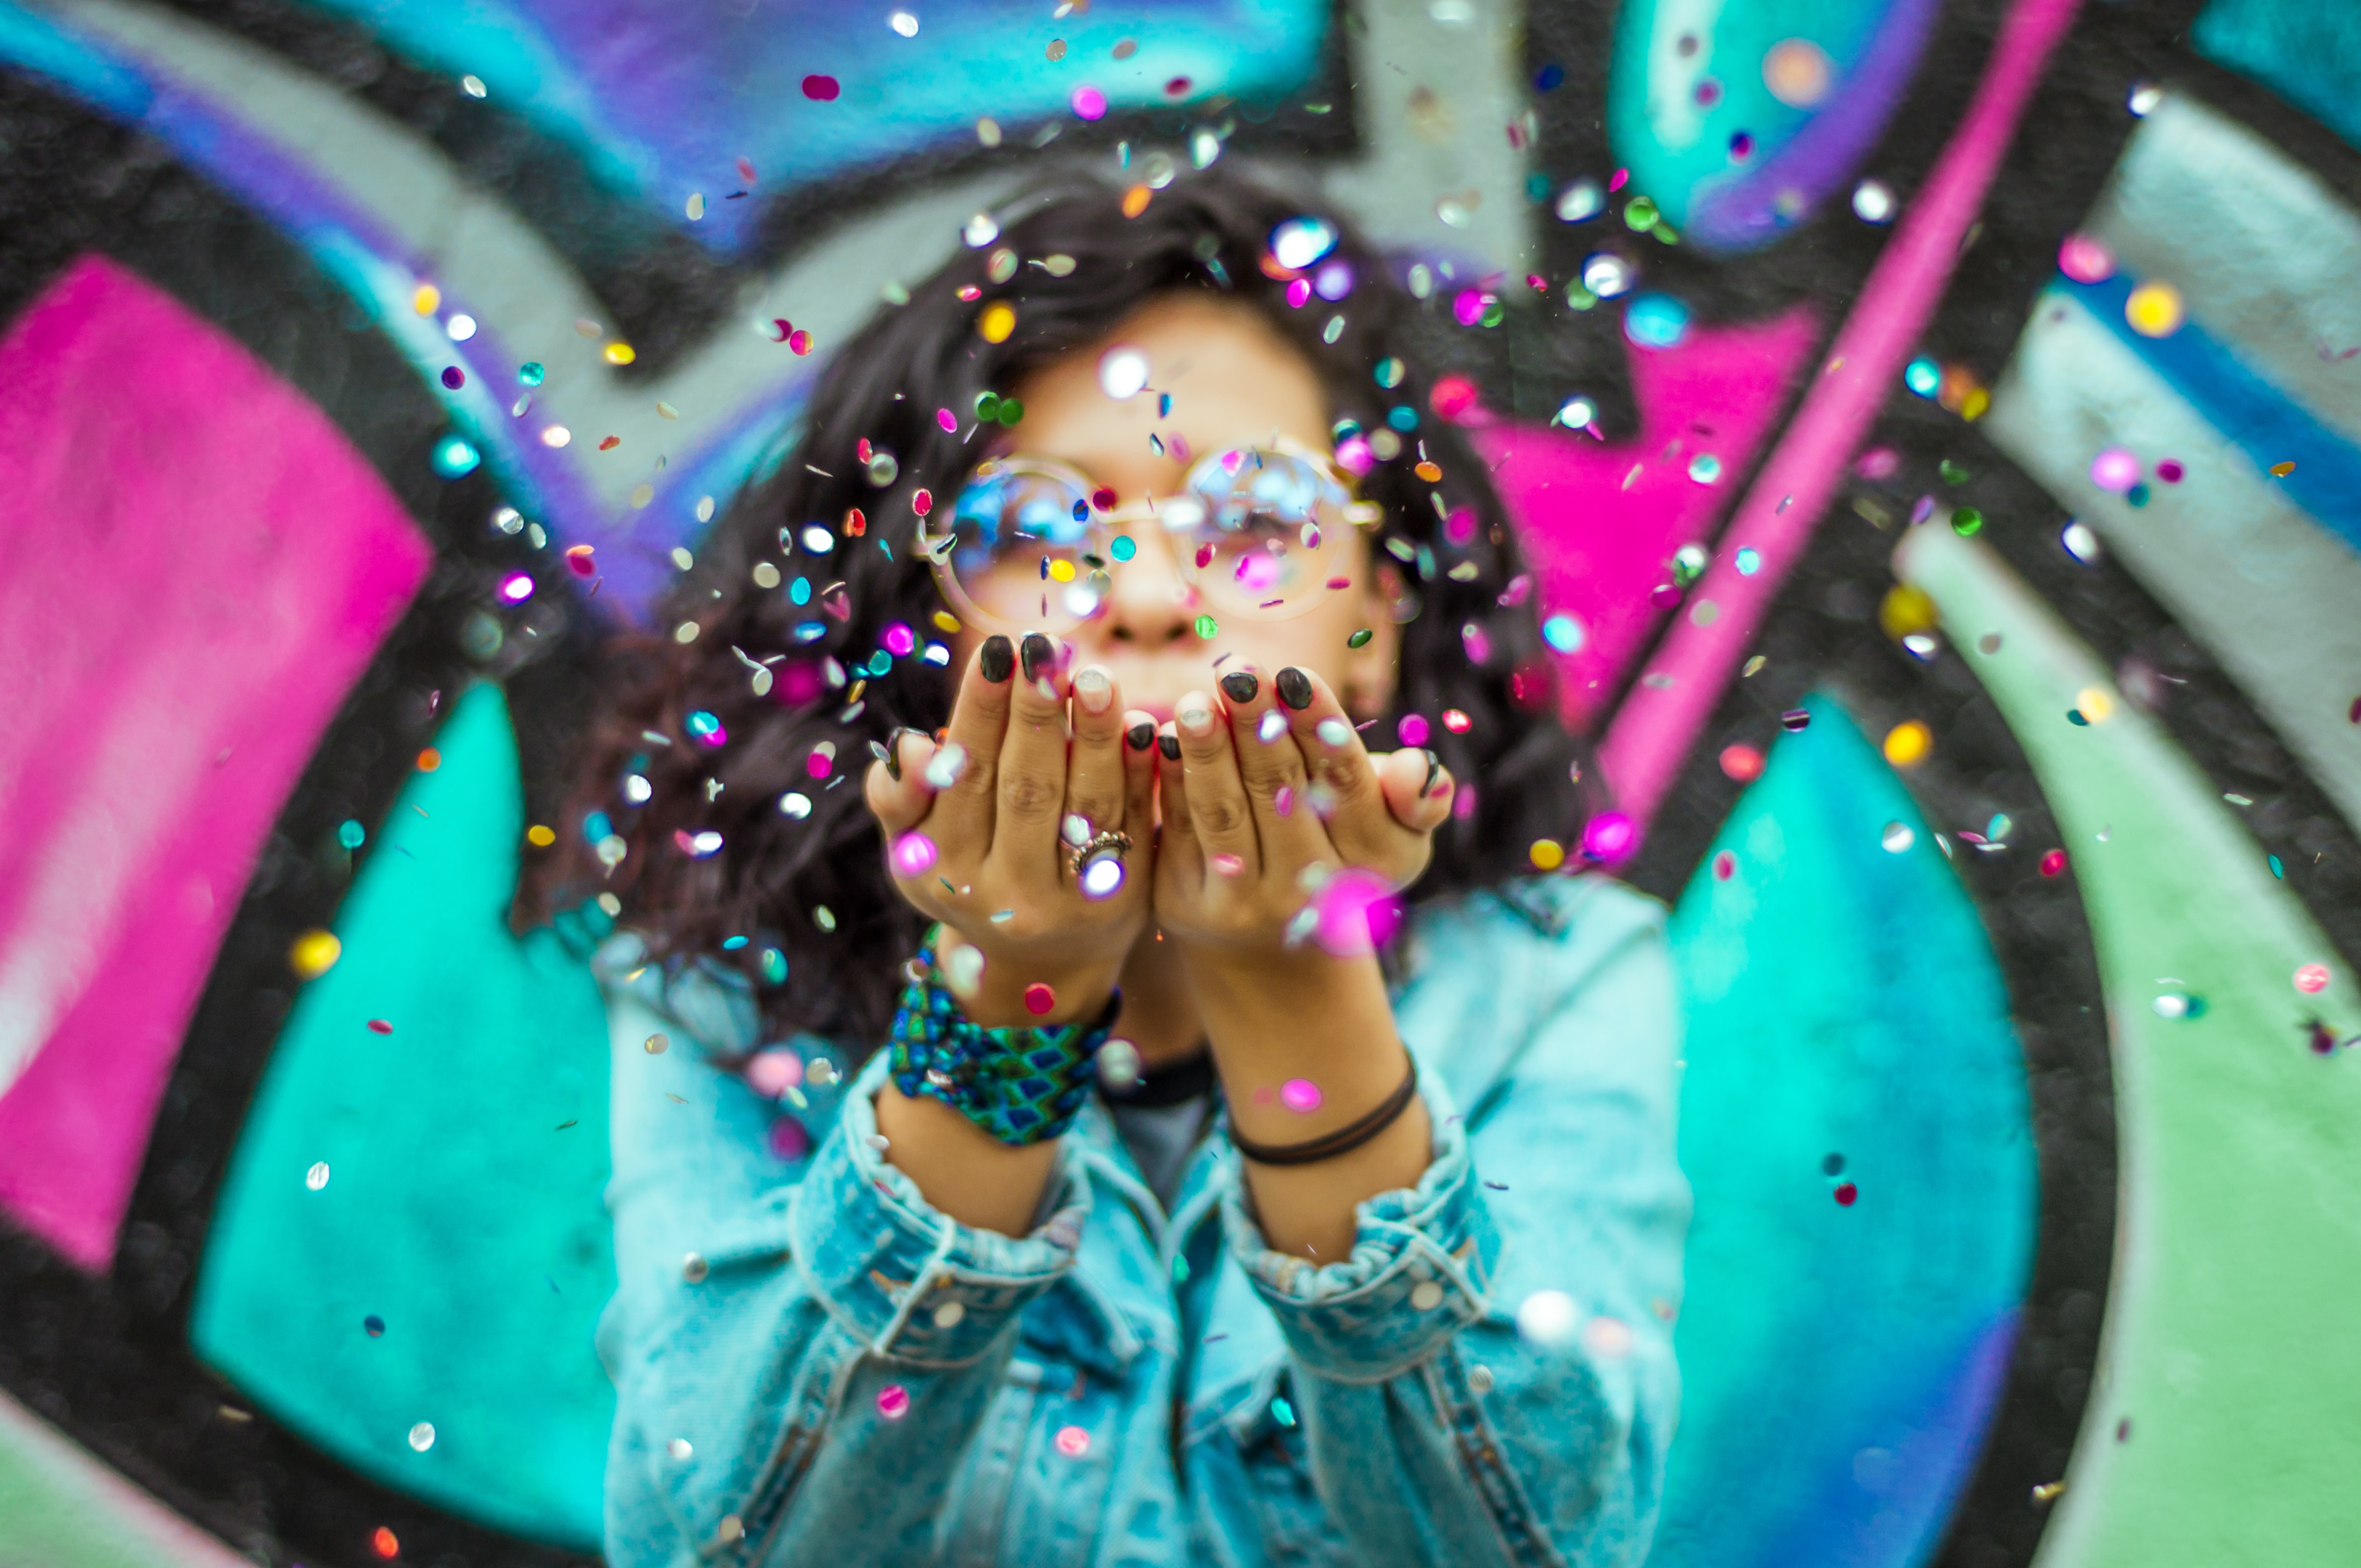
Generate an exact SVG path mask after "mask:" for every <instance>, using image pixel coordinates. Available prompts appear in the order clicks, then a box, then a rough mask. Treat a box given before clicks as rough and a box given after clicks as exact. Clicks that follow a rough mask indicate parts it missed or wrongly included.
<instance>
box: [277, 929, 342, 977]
mask: <svg viewBox="0 0 2361 1568" xmlns="http://www.w3.org/2000/svg"><path fill="white" fill-rule="evenodd" d="M344 952H345V945H344V944H343V943H342V942H340V941H338V940H336V934H335V932H334V931H306V932H304V933H303V934H302V936H300V937H298V938H295V941H294V944H293V945H292V946H291V947H290V948H288V949H287V963H288V967H289V968H291V969H292V970H294V971H295V978H296V979H298V980H317V979H319V978H320V977H321V976H322V975H324V974H325V973H327V972H328V971H329V970H332V969H334V968H335V967H336V960H337V959H340V958H342V957H343V956H344Z"/></svg>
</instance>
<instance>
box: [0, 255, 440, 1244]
mask: <svg viewBox="0 0 2361 1568" xmlns="http://www.w3.org/2000/svg"><path fill="white" fill-rule="evenodd" d="M0 388H5V389H6V395H5V397H0V472H5V473H6V474H7V476H8V514H7V515H8V518H9V531H8V532H9V538H8V541H7V547H6V548H5V550H0V671H4V672H5V673H6V676H7V700H6V701H5V703H0V821H5V823H6V825H7V830H6V831H5V833H0V1207H5V1209H6V1210H7V1211H8V1212H9V1213H10V1214H11V1215H12V1216H13V1217H14V1218H15V1219H16V1221H17V1222H19V1223H22V1224H24V1225H26V1226H27V1227H29V1228H30V1229H31V1230H32V1231H33V1232H34V1233H35V1234H38V1235H40V1236H42V1237H44V1238H45V1239H47V1240H48V1241H49V1242H50V1243H51V1244H52V1245H55V1246H56V1247H57V1248H58V1249H59V1250H60V1251H61V1252H62V1253H64V1254H65V1255H67V1256H68V1257H70V1258H71V1259H72V1260H73V1261H74V1262H76V1263H78V1264H80V1265H82V1266H84V1267H86V1268H92V1269H97V1268H103V1267H104V1266H106V1265H107V1264H108V1262H109V1261H110V1260H111V1259H112V1257H113V1256H114V1252H115V1231H116V1228H117V1226H118V1225H119V1223H121V1220H122V1216H123V1210H124V1205H125V1204H126V1202H127V1201H129V1198H130V1195H131V1188H132V1183H133V1181H134V1180H135V1179H136V1178H137V1175H138V1171H139V1164H140V1159H141V1157H142V1155H143V1153H144V1151H145V1149H146V1147H147V1143H148V1127H149V1125H150V1124H151V1122H152V1121H153V1119H154V1116H155V1112H156V1104H157V1101H158V1098H159V1096H160V1095H161V1093H162V1091H163V1087H164V1083H165V1080H166V1078H167V1075H168V1074H169V1073H170V1069H171V1065H172V1060H173V1058H174V1056H175V1055H176V1054H177V1053H178V1051H179V1049H180V1045H181V1035H182V1033H183V1032H184V1031H185V1030H186V1028H187V1026H188V1022H189V1014H190V1013H191V1011H192V1009H193V1008H194V1006H195V1004H196V1000H197V996H198V993H199V992H200V991H201V990H202V989H203V985H204V982H205V976H206V973H207V971H208V970H210V969H211V968H212V966H213V961H214V952H215V951H216V950H217V949H218V948H219V947H220V945H221V939H222V935H223V932H224V931H225V929H226V928H227V927H228V924H229V920H230V917H231V916H232V914H233V913H234V912H235V911H236V907H237V903H238V898H239V895H240V894H241V892H242V891H243V889H244V888H245V885H246V881H247V873H248V872H250V871H251V870H252V869H253V866H254V861H255V857H256V855H257V854H258V851H259V850H260V848H261V845H262V842H263V839H264V838H265V836H266V835H267V834H268V833H269V830H270V825H271V822H272V820H273V819H274V818H275V817H277V815H278V813H279V810H280V806H282V804H283V803H284V802H285V800H286V798H287V795H288V792H289V791H290V789H291V787H292V786H293V784H294V782H295V778H296V775H297V773H299V772H300V771H301V770H302V767H303V764H304V763H305V762H306V761H307V760H308V759H309V758H310V757H311V754H312V751H313V747H314V746H315V745H316V744H317V743H318V741H319V738H320V734H321V731H322V730H323V729H324V728H325V727H326V725H327V722H328V720H329V718H330V717H331V716H333V715H334V714H335V710H336V707H337V705H338V704H339V703H341V702H342V701H343V700H344V696H345V694H346V690H347V689H348V688H349V687H350V686H351V685H352V683H353V681H354V680H355V679H356V678H357V676H358V675H359V674H360V672H361V670H362V669H363V667H364V666H365V665H366V664H367V663H368V660H369V657H370V655H371V654H372V653H373V652H375V651H376V648H377V645H378V643H379V641H380V640H381V639H382V638H383V637H384V636H385V634H386V632H387V631H388V630H390V628H391V627H392V625H393V623H394V622H395V620H398V619H399V618H400V616H401V612H402V608H403V607H404V606H405V605H406V604H408V603H409V601H410V598H411V596H412V594H413V593H415V592H416V591H417V588H418V585H419V583H420V582H421V581H422V580H423V578H424V576H425V573H426V569H427V566H428V565H429V564H430V562H431V558H432V552H431V551H430V549H429V547H428V545H427V543H426V542H425V540H424V539H423V538H422V537H421V536H420V534H419V533H418V532H417V531H416V529H414V528H413V527H412V524H411V522H410V519H409V517H408V515H407V513H405V512H404V511H403V510H402V507H401V503H400V502H399V501H397V500H396V499H394V498H393V496H392V495H391V494H390V492H389V491H388V490H387V489H386V488H385V485H384V482H383V481H382V480H381V479H380V478H379V477H378V475H377V473H376V471H375V470H374V469H372V468H371V467H370V466H368V463H367V462H366V461H365V460H364V459H363V458H362V457H361V455H359V454H358V453H357V452H355V451H354V450H353V448H352V446H351V445H350V444H348V443H347V442H346V440H345V438H344V435H343V434H342V433H340V432H339V431H338V430H337V429H336V428H335V425H333V424H331V423H330V422H328V420H327V419H326V418H325V417H324V416H323V415H322V414H321V412H320V411H318V410H317V409H315V408H313V406H312V404H311V403H310V402H309V401H308V400H305V399H304V398H303V396H302V394H301V393H299V392H297V391H296V390H295V389H292V388H291V387H289V386H288V385H287V384H286V383H284V382H282V381H280V379H279V378H277V377H276V376H274V375H273V374H272V373H271V372H270V371H269V369H267V368H266V367H263V366H261V365H259V364H258V363H257V362H256V361H255V360H254V358H253V357H252V356H249V355H248V354H247V352H246V350H245V349H244V348H242V347H240V346H239V345H237V344H236V343H235V342H233V341H231V340H230V339H229V338H228V337H226V336H225V335H224V334H222V333H220V332H219V331H217V330H215V329H214V327H212V326H211V325H209V324H208V323H204V322H203V321H200V320H198V319H196V318H195V317H193V316H192V315H191V314H189V313H188V312H187V311H185V310H183V309H182V308H181V306H180V305H179V304H178V303H177V302H174V301H173V300H172V299H171V298H170V296H169V295H166V294H164V293H163V292H161V291H159V290H157V289H155V288H153V287H152V286H150V285H149V284H148V283H146V282H144V281H143V280H140V279H138V278H137V277H135V276H134V275H132V274H131V273H129V272H126V271H125V270H124V269H121V268H119V267H117V266H115V264H114V263H112V262H110V261H106V260H104V259H101V258H95V257H84V258H82V259H81V260H79V261H77V262H75V263H74V265H73V266H72V267H71V269H68V271H67V272H66V273H65V275H64V276H63V277H61V278H60V279H59V280H58V281H57V282H56V283H55V284H54V285H52V286H51V287H50V288H49V291H47V292H46V293H44V294H43V295H42V296H41V297H40V299H39V300H38V301H37V302H35V303H34V304H33V305H32V306H31V308H30V309H28V310H27V311H26V313H24V315H23V316H22V317H20V318H19V319H18V320H17V321H16V323H15V324H14V326H13V327H12V328H11V329H10V330H9V332H8V334H7V335H6V337H5V339H0Z"/></svg>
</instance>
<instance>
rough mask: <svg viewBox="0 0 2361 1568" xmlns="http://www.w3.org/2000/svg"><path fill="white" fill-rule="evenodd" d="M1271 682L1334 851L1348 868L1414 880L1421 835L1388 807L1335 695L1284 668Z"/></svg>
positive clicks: (1313, 677)
mask: <svg viewBox="0 0 2361 1568" xmlns="http://www.w3.org/2000/svg"><path fill="white" fill-rule="evenodd" d="M1271 684H1272V685H1273V687H1274V688H1275V689H1276V690H1277V691H1278V693H1279V702H1280V705H1281V706H1282V707H1285V708H1286V709H1287V710H1288V714H1289V725H1290V728H1291V729H1292V730H1293V731H1294V735H1295V743H1296V746H1297V748H1298V749H1299V750H1300V751H1301V752H1302V755H1303V766H1304V771H1305V772H1306V773H1309V774H1310V775H1311V778H1312V787H1314V788H1316V790H1317V791H1318V793H1319V804H1320V806H1321V808H1322V809H1323V811H1324V812H1325V814H1326V816H1327V818H1328V837H1329V839H1330V841H1331V842H1333V843H1334V845H1335V846H1336V852H1337V853H1338V854H1340V855H1342V856H1344V857H1345V861H1347V862H1349V863H1350V864H1353V865H1356V866H1366V867H1367V868H1368V869H1369V870H1371V871H1374V872H1378V873H1380V874H1382V875H1385V876H1389V877H1393V878H1396V879H1406V878H1408V877H1411V876H1415V875H1416V874H1417V873H1418V872H1420V871H1421V870H1422V869H1424V867H1425V865H1426V858H1427V845H1426V841H1425V834H1424V832H1423V831H1422V830H1418V829H1414V828H1408V827H1405V826H1403V824H1402V823H1401V822H1400V821H1399V820H1397V819H1396V817H1395V814H1394V813H1393V811H1392V810H1391V809H1389V806H1388V803H1387V797H1386V795H1384V794H1383V792H1382V791H1381V790H1380V789H1379V788H1378V770H1377V765H1376V763H1374V762H1372V761H1371V760H1370V757H1369V753H1368V751H1367V749H1366V748H1364V747H1363V746H1362V744H1361V737H1360V733H1359V731H1357V730H1356V729H1354V728H1353V723H1352V720H1350V719H1349V718H1345V708H1344V705H1343V704H1341V703H1339V702H1338V701H1337V700H1336V694H1335V693H1334V692H1333V691H1331V690H1329V689H1328V683H1327V682H1325V681H1323V680H1322V679H1321V678H1320V677H1319V676H1318V675H1317V674H1312V672H1311V671H1309V670H1299V669H1294V668H1291V667H1290V668H1289V669H1284V670H1281V671H1279V674H1277V675H1276V676H1275V677H1273V679H1272V682H1271ZM1423 773H1424V770H1423V769H1422V770H1421V776H1422V777H1423Z"/></svg>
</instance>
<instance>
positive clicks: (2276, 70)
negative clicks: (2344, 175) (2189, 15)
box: [2189, 0, 2361, 147]
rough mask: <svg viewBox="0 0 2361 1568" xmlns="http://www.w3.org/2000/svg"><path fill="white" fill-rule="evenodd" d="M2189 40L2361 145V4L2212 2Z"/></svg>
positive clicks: (2342, 0) (2334, 0)
mask: <svg viewBox="0 0 2361 1568" xmlns="http://www.w3.org/2000/svg"><path fill="white" fill-rule="evenodd" d="M2189 41H2190V42H2191V43H2193V44H2195V45H2196V46H2197V52H2198V53H2200V54H2202V55H2203V56H2204V57H2205V58H2206V59H2208V60H2212V61H2213V63H2214V64H2216V65H2220V66H2224V67H2227V68H2228V69H2229V70H2232V71H2238V72H2239V73H2241V74H2242V75H2246V76H2251V77H2253V78H2254V79H2255V80H2256V81H2257V82H2261V83H2262V84H2263V85H2264V86H2266V87H2268V88H2269V89H2270V90H2271V91H2272V92H2274V93H2278V94H2279V96H2280V97H2282V98H2284V99H2286V100H2287V101H2288V102H2289V103H2290V104H2295V105H2296V106H2297V107H2298V108H2300V109H2303V110H2306V111H2308V112H2309V113H2311V114H2312V115H2317V116H2318V117H2319V118H2320V119H2321V120H2322V121H2323V122H2325V123H2326V124H2327V126H2328V127H2329V128H2330V129H2331V130H2333V131H2334V132H2335V133H2336V134H2337V135H2338V136H2341V137H2344V138H2345V140H2346V141H2349V142H2351V143H2352V144H2353V145H2354V146H2356V147H2361V6H2356V5H2354V4H2353V0H2213V4H2212V5H2208V6H2206V7H2205V9H2204V11H2203V12H2202V14H2201V15H2200V16H2198V18H2197V25H2196V26H2195V27H2191V28H2190V29H2189Z"/></svg>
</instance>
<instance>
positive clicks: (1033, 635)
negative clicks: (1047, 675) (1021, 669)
mask: <svg viewBox="0 0 2361 1568" xmlns="http://www.w3.org/2000/svg"><path fill="white" fill-rule="evenodd" d="M1016 651H1017V653H1018V655H1019V656H1020V657H1021V658H1023V659H1024V661H1025V678H1026V679H1027V680H1028V681H1038V680H1039V679H1040V678H1041V672H1042V671H1043V670H1045V669H1047V668H1048V667H1049V664H1050V663H1051V662H1052V661H1053V660H1055V659H1056V657H1057V652H1058V651H1057V649H1056V648H1054V647H1052V646H1051V645H1050V642H1049V639H1048V638H1046V637H1044V636H1042V635H1041V634H1040V633H1039V632H1038V631H1028V632H1027V633H1026V634H1025V641H1022V642H1020V643H1018V644H1017V645H1016Z"/></svg>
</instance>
